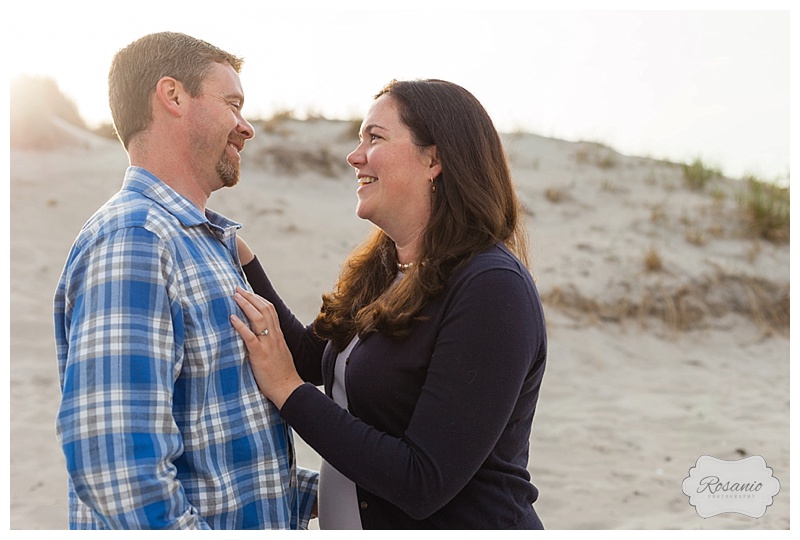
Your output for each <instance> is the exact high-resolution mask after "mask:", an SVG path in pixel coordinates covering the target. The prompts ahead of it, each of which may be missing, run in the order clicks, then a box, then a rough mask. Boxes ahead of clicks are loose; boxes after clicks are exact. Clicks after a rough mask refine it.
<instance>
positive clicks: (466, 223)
mask: <svg viewBox="0 0 800 540" xmlns="http://www.w3.org/2000/svg"><path fill="white" fill-rule="evenodd" d="M385 94H386V95H389V96H390V97H391V98H392V99H393V100H394V102H395V103H396V104H397V105H398V108H399V111H400V120H401V121H402V122H403V124H404V125H405V126H406V127H408V128H409V130H410V131H411V134H412V137H413V140H414V143H415V144H416V145H417V146H419V147H421V148H426V147H429V146H432V145H435V146H436V151H437V156H438V158H439V160H440V163H441V166H442V172H441V174H440V175H439V176H438V177H436V178H435V179H434V180H435V182H434V183H435V186H436V191H435V192H432V193H431V197H433V205H432V210H431V216H430V220H429V222H428V225H427V228H426V230H425V233H424V236H423V239H422V247H421V253H420V261H419V262H418V264H416V265H414V266H413V267H411V268H410V269H409V270H408V271H407V274H406V276H405V278H404V279H403V280H401V281H400V282H399V283H397V285H396V286H394V287H391V285H392V283H393V282H394V280H395V276H396V274H397V251H396V250H395V246H394V242H393V241H392V240H391V238H389V237H388V236H387V235H386V233H384V232H383V231H382V230H380V229H378V228H376V229H375V231H374V232H373V233H372V235H371V236H370V237H369V238H368V239H367V240H366V241H365V242H364V243H363V244H362V245H361V246H359V247H358V248H356V250H355V251H354V252H353V253H352V254H351V255H350V257H349V258H348V259H347V260H346V261H345V263H344V265H343V267H342V271H341V274H340V276H339V281H338V283H337V284H336V287H335V288H334V290H333V291H331V292H330V293H328V294H324V295H323V296H322V308H321V310H320V314H319V315H318V316H317V319H316V321H315V323H314V328H315V331H316V333H317V335H318V336H320V337H321V338H323V339H328V340H330V341H331V342H332V343H333V346H334V348H335V349H336V350H337V351H341V350H343V349H344V348H345V347H346V346H347V344H348V343H349V342H350V340H351V339H352V338H353V337H354V336H355V335H356V334H358V335H361V336H363V335H366V334H368V333H370V332H383V333H385V334H387V335H389V336H392V337H395V338H402V337H406V336H407V335H408V334H409V333H410V331H411V329H410V327H411V324H412V323H413V322H414V320H415V319H417V318H419V315H420V312H421V310H422V308H423V307H424V306H425V304H426V303H427V302H428V301H429V300H430V299H431V298H433V297H434V296H436V295H437V294H439V293H440V292H441V291H442V289H443V288H444V286H445V283H446V282H447V279H448V278H449V277H450V275H451V274H452V273H453V271H454V270H455V269H456V268H457V267H458V266H459V265H461V264H463V263H465V262H466V261H468V260H469V259H471V258H472V257H473V256H475V255H476V254H478V253H480V252H482V251H484V250H486V249H487V248H489V247H491V246H492V245H494V244H496V243H497V242H503V243H504V244H505V245H506V246H507V247H508V248H509V249H510V250H511V251H512V252H513V253H514V254H515V255H516V256H517V257H518V258H519V259H520V260H521V261H522V263H523V264H525V265H528V253H527V234H526V229H525V226H524V220H522V219H520V215H521V212H520V206H519V202H518V200H517V197H516V194H515V191H514V186H513V183H512V180H511V173H510V170H509V166H508V160H507V158H506V154H505V151H504V149H503V144H502V142H501V140H500V136H499V134H498V133H497V130H496V129H495V127H494V124H493V123H492V120H491V118H490V117H489V115H488V114H487V112H486V110H485V109H484V108H483V106H482V105H481V104H480V102H479V101H478V100H477V99H476V98H475V97H474V96H473V95H472V94H471V93H469V92H468V91H467V90H465V89H464V88H462V87H460V86H458V85H456V84H453V83H449V82H446V81H440V80H435V79H429V80H419V81H392V82H391V83H389V84H388V85H387V86H386V87H384V88H383V89H382V90H381V91H380V92H379V93H378V94H377V95H376V96H375V99H377V98H379V97H380V96H383V95H385Z"/></svg>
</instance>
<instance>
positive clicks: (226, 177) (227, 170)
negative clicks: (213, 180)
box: [217, 162, 240, 187]
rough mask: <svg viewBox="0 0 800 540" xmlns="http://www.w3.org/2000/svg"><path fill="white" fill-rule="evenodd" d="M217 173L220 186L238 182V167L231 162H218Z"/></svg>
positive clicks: (230, 185)
mask: <svg viewBox="0 0 800 540" xmlns="http://www.w3.org/2000/svg"><path fill="white" fill-rule="evenodd" d="M217 174H218V175H219V180H220V182H221V183H222V187H233V186H235V185H236V184H238V183H239V178H240V174H239V167H236V166H234V165H233V164H232V163H225V162H220V163H219V164H218V165H217Z"/></svg>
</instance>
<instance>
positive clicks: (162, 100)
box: [155, 77, 188, 116]
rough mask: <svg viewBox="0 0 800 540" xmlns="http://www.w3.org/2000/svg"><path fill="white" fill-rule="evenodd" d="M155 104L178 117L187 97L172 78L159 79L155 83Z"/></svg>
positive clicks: (179, 84) (177, 82)
mask: <svg viewBox="0 0 800 540" xmlns="http://www.w3.org/2000/svg"><path fill="white" fill-rule="evenodd" d="M155 97H156V103H157V104H159V105H161V107H162V108H163V109H164V110H165V111H166V112H168V113H169V114H171V115H172V116H180V115H181V114H182V112H183V111H182V109H183V106H184V105H185V103H186V100H187V98H188V95H187V94H186V91H185V90H184V88H183V85H182V84H181V83H180V82H179V81H177V80H176V79H173V78H172V77H161V78H160V79H159V80H158V82H157V83H156V95H155Z"/></svg>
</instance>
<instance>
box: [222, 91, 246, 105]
mask: <svg viewBox="0 0 800 540" xmlns="http://www.w3.org/2000/svg"><path fill="white" fill-rule="evenodd" d="M225 99H229V100H230V99H236V100H238V101H239V102H241V103H242V104H244V96H243V95H242V94H239V93H236V92H234V93H233V94H227V95H226V96H225Z"/></svg>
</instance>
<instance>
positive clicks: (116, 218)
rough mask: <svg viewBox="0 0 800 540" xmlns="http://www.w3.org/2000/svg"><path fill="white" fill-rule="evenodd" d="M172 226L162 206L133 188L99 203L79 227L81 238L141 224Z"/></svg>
mask: <svg viewBox="0 0 800 540" xmlns="http://www.w3.org/2000/svg"><path fill="white" fill-rule="evenodd" d="M174 226H175V219H174V218H173V217H171V215H170V213H169V212H167V211H166V209H165V208H164V207H162V206H161V205H159V204H157V203H155V202H154V201H153V200H152V199H150V198H148V197H146V196H144V195H142V194H141V193H138V192H135V191H128V190H122V191H120V192H118V193H117V194H116V195H114V196H113V197H112V198H111V199H109V200H108V201H107V202H106V203H105V204H104V205H103V206H101V207H100V208H99V209H98V210H97V211H96V212H95V213H94V215H92V217H90V218H89V220H88V221H87V222H86V224H85V225H84V226H83V229H82V230H81V236H82V237H84V238H87V237H89V238H96V237H98V236H102V235H106V234H109V233H112V232H115V231H119V230H123V229H134V228H143V229H147V230H150V231H153V232H156V233H158V232H159V231H161V232H166V231H168V230H169V229H171V228H172V227H174Z"/></svg>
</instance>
